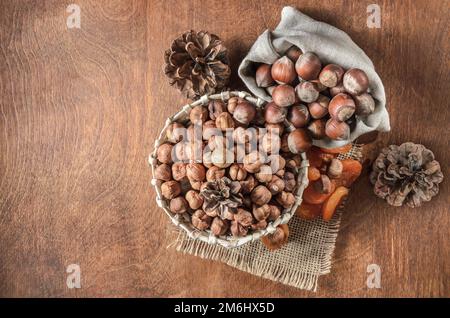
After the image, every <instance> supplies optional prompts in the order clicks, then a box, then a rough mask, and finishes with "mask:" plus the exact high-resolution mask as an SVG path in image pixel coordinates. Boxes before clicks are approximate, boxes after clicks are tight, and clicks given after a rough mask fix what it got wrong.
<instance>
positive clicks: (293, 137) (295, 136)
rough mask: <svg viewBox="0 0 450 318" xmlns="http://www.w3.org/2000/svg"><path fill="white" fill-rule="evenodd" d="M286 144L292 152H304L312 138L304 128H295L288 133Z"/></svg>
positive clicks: (310, 144) (309, 146) (310, 143)
mask: <svg viewBox="0 0 450 318" xmlns="http://www.w3.org/2000/svg"><path fill="white" fill-rule="evenodd" d="M288 146H289V150H290V151H291V152H292V153H300V152H305V151H307V150H308V149H309V148H311V146H312V140H311V137H310V136H309V134H308V133H307V131H306V130H305V129H303V128H297V129H295V130H293V131H291V132H290V133H289V137H288Z"/></svg>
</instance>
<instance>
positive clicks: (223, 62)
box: [164, 30, 231, 99]
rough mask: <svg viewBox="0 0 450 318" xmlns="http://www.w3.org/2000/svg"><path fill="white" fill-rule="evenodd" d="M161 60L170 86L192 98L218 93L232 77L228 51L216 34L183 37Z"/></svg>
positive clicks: (201, 32) (175, 41)
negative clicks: (163, 62)
mask: <svg viewBox="0 0 450 318" xmlns="http://www.w3.org/2000/svg"><path fill="white" fill-rule="evenodd" d="M164 60H165V67H164V73H165V74H166V76H167V77H168V78H169V83H170V85H174V86H176V87H177V88H178V89H179V90H180V91H181V92H182V93H183V95H185V96H186V97H187V98H191V99H197V98H198V97H200V96H202V95H204V94H212V93H214V92H218V91H220V90H221V89H222V88H224V87H225V85H227V83H228V79H229V77H230V74H231V70H230V66H229V61H228V56H227V49H226V48H225V46H224V45H223V44H222V41H221V40H220V39H219V37H218V36H217V35H214V34H210V33H208V32H206V31H200V32H195V31H192V30H191V31H188V32H186V33H184V34H182V35H181V36H180V37H179V38H177V39H175V40H174V41H173V42H172V45H171V47H170V49H168V50H166V52H165V54H164Z"/></svg>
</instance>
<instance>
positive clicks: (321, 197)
mask: <svg viewBox="0 0 450 318" xmlns="http://www.w3.org/2000/svg"><path fill="white" fill-rule="evenodd" d="M332 190H334V188H333V189H332ZM332 192H333V191H331V192H330V193H320V192H318V191H317V190H316V186H314V182H312V183H311V184H309V185H308V186H307V187H306V189H305V191H303V200H304V201H305V202H306V203H309V204H321V203H323V202H325V200H326V199H327V198H328V197H329V196H330V195H331V193H332Z"/></svg>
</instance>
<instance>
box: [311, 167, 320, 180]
mask: <svg viewBox="0 0 450 318" xmlns="http://www.w3.org/2000/svg"><path fill="white" fill-rule="evenodd" d="M319 178H320V171H319V169H317V168H316V167H309V168H308V180H309V181H316V180H319Z"/></svg>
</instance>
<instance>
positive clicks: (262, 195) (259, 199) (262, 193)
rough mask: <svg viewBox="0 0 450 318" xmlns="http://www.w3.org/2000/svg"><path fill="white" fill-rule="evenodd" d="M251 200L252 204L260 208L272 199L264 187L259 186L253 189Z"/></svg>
mask: <svg viewBox="0 0 450 318" xmlns="http://www.w3.org/2000/svg"><path fill="white" fill-rule="evenodd" d="M251 198H252V202H253V203H255V204H257V205H259V206H261V205H264V204H267V203H269V201H270V199H272V194H271V193H270V191H269V189H267V188H266V187H265V186H263V185H259V186H257V187H256V188H254V189H253V191H252V193H251Z"/></svg>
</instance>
